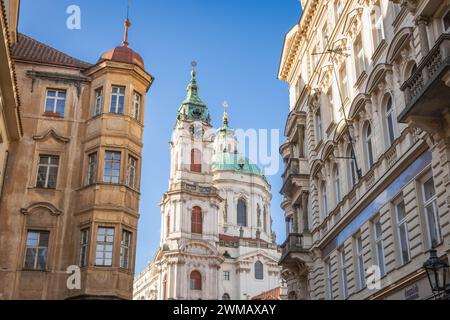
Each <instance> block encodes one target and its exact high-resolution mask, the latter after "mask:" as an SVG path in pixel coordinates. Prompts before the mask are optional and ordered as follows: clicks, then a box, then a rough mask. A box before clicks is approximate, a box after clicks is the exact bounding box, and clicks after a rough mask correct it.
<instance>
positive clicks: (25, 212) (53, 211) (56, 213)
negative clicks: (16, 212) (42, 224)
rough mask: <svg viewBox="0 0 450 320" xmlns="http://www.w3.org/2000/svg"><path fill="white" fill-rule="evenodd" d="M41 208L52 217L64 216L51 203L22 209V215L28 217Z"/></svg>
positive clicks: (35, 204) (34, 204) (38, 203)
mask: <svg viewBox="0 0 450 320" xmlns="http://www.w3.org/2000/svg"><path fill="white" fill-rule="evenodd" d="M39 208H41V209H45V210H47V211H48V212H50V214H51V215H52V216H59V215H61V214H62V211H61V210H59V209H58V208H56V207H55V206H54V205H52V204H51V203H49V202H35V203H33V204H31V205H29V206H28V207H27V208H22V209H20V213H22V214H23V215H28V214H31V213H32V212H33V210H35V209H39Z"/></svg>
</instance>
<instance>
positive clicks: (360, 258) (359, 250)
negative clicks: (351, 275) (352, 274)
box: [355, 236, 366, 289]
mask: <svg viewBox="0 0 450 320" xmlns="http://www.w3.org/2000/svg"><path fill="white" fill-rule="evenodd" d="M355 246H356V266H357V269H358V270H357V274H358V282H359V288H360V289H364V288H365V287H366V271H365V269H364V252H363V243H362V237H361V236H357V237H356V238H355Z"/></svg>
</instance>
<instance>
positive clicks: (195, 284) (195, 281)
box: [190, 271, 202, 291]
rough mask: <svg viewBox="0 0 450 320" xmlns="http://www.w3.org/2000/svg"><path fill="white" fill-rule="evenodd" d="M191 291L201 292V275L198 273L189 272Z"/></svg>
mask: <svg viewBox="0 0 450 320" xmlns="http://www.w3.org/2000/svg"><path fill="white" fill-rule="evenodd" d="M190 279H191V290H198V291H200V290H202V275H201V274H200V272H198V271H192V272H191V277H190Z"/></svg>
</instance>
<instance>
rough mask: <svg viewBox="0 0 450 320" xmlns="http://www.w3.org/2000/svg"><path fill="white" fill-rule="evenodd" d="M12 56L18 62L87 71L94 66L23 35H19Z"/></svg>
mask: <svg viewBox="0 0 450 320" xmlns="http://www.w3.org/2000/svg"><path fill="white" fill-rule="evenodd" d="M12 55H13V58H14V59H16V60H26V61H33V62H38V63H45V64H51V65H59V66H65V67H71V68H77V69H87V68H89V67H91V66H92V65H91V64H90V63H87V62H84V61H81V60H78V59H75V58H73V57H71V56H69V55H67V54H65V53H62V52H61V51H58V50H56V49H54V48H52V47H49V46H47V45H46V44H43V43H42V42H39V41H37V40H35V39H33V38H31V37H29V36H26V35H24V34H22V33H19V34H18V41H17V43H15V44H14V45H13V46H12Z"/></svg>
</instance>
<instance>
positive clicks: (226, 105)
mask: <svg viewBox="0 0 450 320" xmlns="http://www.w3.org/2000/svg"><path fill="white" fill-rule="evenodd" d="M222 106H223V108H224V109H225V111H226V110H227V108H228V101H227V100H225V101H224V102H223V104H222Z"/></svg>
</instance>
